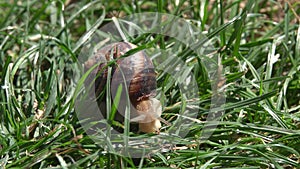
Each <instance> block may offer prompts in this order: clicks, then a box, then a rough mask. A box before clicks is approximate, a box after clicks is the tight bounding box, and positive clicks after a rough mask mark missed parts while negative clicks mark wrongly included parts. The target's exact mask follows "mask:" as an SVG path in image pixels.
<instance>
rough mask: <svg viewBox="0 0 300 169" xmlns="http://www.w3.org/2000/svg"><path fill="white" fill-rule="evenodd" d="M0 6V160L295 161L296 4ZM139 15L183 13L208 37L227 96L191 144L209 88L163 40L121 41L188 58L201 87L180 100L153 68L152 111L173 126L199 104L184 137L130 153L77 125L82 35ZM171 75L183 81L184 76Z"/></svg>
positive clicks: (299, 45) (298, 98) (98, 164)
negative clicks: (159, 110)
mask: <svg viewBox="0 0 300 169" xmlns="http://www.w3.org/2000/svg"><path fill="white" fill-rule="evenodd" d="M0 4H1V5H0V15H1V16H2V17H1V18H0V23H1V24H0V63H1V64H0V73H1V74H0V82H1V88H0V96H1V97H0V98H1V100H0V166H1V167H3V168H14V167H15V168H20V167H22V168H125V167H132V168H154V167H155V168H167V167H171V168H241V167H243V168H299V167H300V166H299V153H300V149H299V147H300V142H299V136H300V133H299V118H300V114H299V113H300V111H299V109H300V106H299V103H300V80H299V79H300V73H299V72H300V71H299V69H300V26H299V23H300V19H299V16H298V15H297V14H299V13H300V8H299V7H300V4H299V2H297V1H278V2H276V1H265V0H259V1H226V2H223V1H213V2H210V1H182V0H179V1H160V0H158V1H157V2H153V1H132V2H129V1H124V3H120V2H119V1H105V2H103V1H92V2H90V1H75V0H70V1H45V2H44V1H36V0H29V1H24V2H23V1H8V2H4V1H1V2H0ZM143 12H161V13H169V14H172V15H175V16H178V17H180V18H184V19H185V20H187V21H188V22H189V23H191V24H192V25H193V26H195V28H196V30H191V31H195V32H196V31H198V32H199V31H200V32H202V33H203V34H204V35H205V36H206V37H208V40H209V42H210V43H211V44H212V52H213V53H214V54H215V55H216V56H218V57H219V58H220V60H219V63H218V64H217V65H218V66H221V65H222V66H223V68H222V74H224V78H226V84H224V85H225V87H224V88H223V89H225V90H224V91H223V93H224V96H225V97H226V103H225V105H222V109H218V107H217V108H215V109H214V111H215V112H218V111H221V110H224V113H223V114H222V116H221V117H220V120H219V122H218V125H217V127H216V129H215V130H214V131H213V132H212V134H211V136H210V137H209V138H208V139H207V140H205V141H201V140H200V139H199V138H200V136H201V134H202V131H203V129H205V124H206V123H204V121H205V120H206V119H207V115H208V113H209V110H210V108H213V106H212V105H211V101H212V98H213V92H214V88H213V85H212V84H213V82H212V81H211V80H210V79H209V77H208V75H207V73H208V72H207V70H206V69H205V64H204V63H203V62H202V60H201V59H200V58H201V57H200V56H198V55H197V53H195V52H193V51H190V48H189V46H187V45H185V44H183V43H179V42H178V41H177V40H176V39H174V38H172V37H165V36H163V35H160V34H150V33H148V34H147V33H146V34H143V35H141V36H131V37H130V38H129V41H130V42H132V43H135V44H137V45H138V46H140V49H149V50H150V49H151V50H152V49H153V50H161V49H163V50H164V51H165V52H166V53H164V54H165V56H169V55H167V54H174V55H176V57H177V58H179V59H180V60H182V61H183V62H184V63H185V64H186V65H187V66H186V67H185V70H186V72H191V73H193V74H194V75H195V81H196V85H197V87H198V89H199V90H198V92H197V94H199V97H195V98H193V100H187V99H186V98H185V95H184V94H183V93H182V91H181V90H180V88H179V86H180V84H179V83H178V82H176V79H175V80H174V79H173V80H172V77H171V76H170V75H168V74H165V73H163V71H162V70H157V73H158V78H157V82H158V91H159V94H160V98H161V102H162V103H163V105H164V113H163V115H162V117H163V118H165V119H166V120H168V121H169V122H171V123H172V122H174V121H176V120H175V119H177V118H178V117H179V114H180V113H181V112H184V110H186V109H191V107H189V106H186V105H189V104H192V105H193V106H196V109H197V110H199V111H198V112H197V117H195V118H194V119H192V120H193V121H194V122H196V123H195V124H194V125H192V126H189V127H190V128H189V130H190V131H189V133H187V135H186V136H185V137H183V138H179V137H178V139H174V138H175V137H174V138H170V139H174V140H175V141H174V142H175V143H176V147H169V148H168V151H165V152H164V151H159V152H156V153H154V154H152V156H150V157H149V158H148V157H145V158H141V159H134V158H130V157H124V156H122V155H121V154H119V153H115V154H114V153H107V152H106V151H105V150H104V149H103V147H101V146H99V145H97V144H95V142H94V140H93V139H91V137H89V135H88V134H87V133H86V131H85V130H84V129H83V128H82V126H81V124H80V122H79V119H78V117H77V115H76V112H75V107H74V105H75V97H76V95H77V94H80V92H81V88H80V86H79V87H78V86H77V85H78V84H79V79H80V78H81V76H79V75H80V73H81V72H80V66H79V65H78V62H77V59H78V56H79V55H80V50H82V49H83V48H84V45H85V43H86V41H87V40H88V38H85V37H84V36H83V35H84V33H86V32H89V31H90V32H97V30H98V28H99V27H100V26H103V25H105V24H106V23H110V22H113V21H114V19H112V18H113V17H124V16H127V15H131V14H135V13H143ZM162 24H163V23H162ZM122 29H124V28H122ZM195 32H193V33H195ZM85 35H86V34H85ZM125 36H127V35H126V34H125ZM174 49H176V50H174ZM180 77H181V78H183V79H186V78H184V77H186V76H185V74H182V75H181V76H180ZM179 80H180V79H179ZM192 108H193V107H192ZM194 108H195V107H194ZM212 126H214V125H213V124H212ZM208 127H209V126H208ZM137 137H138V136H137ZM139 137H143V136H139ZM110 141H111V140H110ZM110 141H108V144H111V142H110Z"/></svg>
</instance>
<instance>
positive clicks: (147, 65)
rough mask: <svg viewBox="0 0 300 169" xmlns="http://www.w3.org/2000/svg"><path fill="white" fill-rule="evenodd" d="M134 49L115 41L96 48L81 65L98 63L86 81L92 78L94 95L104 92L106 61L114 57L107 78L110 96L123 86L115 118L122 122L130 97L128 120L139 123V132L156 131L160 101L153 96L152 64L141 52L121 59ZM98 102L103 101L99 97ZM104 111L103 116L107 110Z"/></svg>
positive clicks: (124, 43)
mask: <svg viewBox="0 0 300 169" xmlns="http://www.w3.org/2000/svg"><path fill="white" fill-rule="evenodd" d="M134 48H136V46H135V45H133V44H131V43H128V42H117V43H113V44H109V45H107V46H105V47H103V48H101V49H99V50H97V52H96V53H95V55H94V56H93V57H92V58H90V59H89V60H88V61H86V62H85V64H84V67H85V69H86V70H88V69H89V68H91V67H92V66H93V65H95V64H99V66H98V67H97V68H96V69H94V70H92V72H91V74H90V75H89V77H88V82H92V80H93V79H95V82H94V83H95V95H96V97H98V96H99V95H101V94H103V92H104V91H105V86H106V82H107V80H108V68H107V67H108V63H109V62H110V61H112V60H115V64H113V65H112V71H111V78H110V79H109V80H111V96H112V98H115V96H116V95H117V91H118V89H119V88H120V86H121V87H122V93H121V97H120V101H119V104H118V105H117V110H118V114H116V116H117V117H115V120H116V121H119V122H121V123H122V122H123V121H124V114H125V109H126V105H127V102H126V98H129V100H130V103H131V104H130V121H131V122H137V123H138V124H139V132H144V133H159V129H160V127H161V123H160V120H159V119H160V116H161V112H162V108H161V104H160V102H159V101H158V100H157V99H155V98H154V96H155V95H156V73H155V70H154V66H153V63H152V61H151V60H150V58H149V57H148V56H147V55H146V54H145V53H144V52H143V51H139V52H136V53H134V54H132V55H130V56H127V57H124V58H122V57H121V56H123V55H124V54H125V53H126V52H128V51H129V50H131V49H134ZM102 100H105V99H102ZM100 102H103V101H101V99H100ZM100 106H101V104H100ZM102 106H103V104H102ZM104 106H105V104H104ZM100 108H101V107H100ZM103 114H104V116H105V114H106V113H103Z"/></svg>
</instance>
